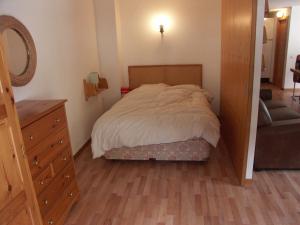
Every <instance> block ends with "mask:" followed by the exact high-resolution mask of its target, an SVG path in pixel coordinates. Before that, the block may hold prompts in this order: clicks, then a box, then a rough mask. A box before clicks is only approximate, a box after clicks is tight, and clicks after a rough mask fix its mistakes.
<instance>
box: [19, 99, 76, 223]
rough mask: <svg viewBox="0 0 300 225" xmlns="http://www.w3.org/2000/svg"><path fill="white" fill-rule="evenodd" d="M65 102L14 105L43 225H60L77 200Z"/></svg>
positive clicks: (22, 102) (37, 102) (26, 102)
mask: <svg viewBox="0 0 300 225" xmlns="http://www.w3.org/2000/svg"><path fill="white" fill-rule="evenodd" d="M65 102H66V101H65V100H47V101H21V102H19V103H17V111H18V114H19V119H20V125H21V129H22V134H23V139H24V144H25V152H26V155H27V160H28V163H29V167H30V171H31V177H32V180H33V184H34V189H35V195H36V199H37V202H38V205H39V209H40V216H41V218H42V220H43V223H44V224H45V225H51V224H53V225H61V224H63V223H64V221H65V219H66V216H67V215H68V212H69V211H70V209H71V207H72V205H73V204H74V203H75V202H76V201H77V200H78V199H79V190H78V187H77V183H76V179H75V170H74V162H73V157H72V151H71V145H70V138H69V131H68V126H67V118H66V112H65Z"/></svg>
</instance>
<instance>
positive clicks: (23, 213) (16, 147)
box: [0, 40, 41, 225]
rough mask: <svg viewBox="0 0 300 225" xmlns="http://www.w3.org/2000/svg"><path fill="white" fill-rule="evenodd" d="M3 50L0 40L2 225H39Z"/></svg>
mask: <svg viewBox="0 0 300 225" xmlns="http://www.w3.org/2000/svg"><path fill="white" fill-rule="evenodd" d="M2 47H3V46H2V44H1V40H0V156H1V157H0V224H1V225H31V224H36V225H39V224H41V223H40V219H39V214H38V210H37V208H36V207H35V206H36V200H35V199H34V196H33V193H32V191H31V190H33V189H32V188H33V186H32V182H31V180H30V177H29V176H30V175H29V173H28V171H29V170H28V165H27V164H26V159H25V154H24V150H23V142H22V136H21V130H20V127H19V122H18V118H17V114H16V109H15V104H14V98H13V94H12V89H11V84H10V80H9V75H8V71H7V68H6V64H5V59H4V57H3V56H4V55H3V48H2Z"/></svg>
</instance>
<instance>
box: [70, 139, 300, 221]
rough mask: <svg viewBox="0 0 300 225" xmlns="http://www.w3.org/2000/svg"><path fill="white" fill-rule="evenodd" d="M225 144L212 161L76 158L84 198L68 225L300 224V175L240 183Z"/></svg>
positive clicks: (261, 176) (276, 175)
mask: <svg viewBox="0 0 300 225" xmlns="http://www.w3.org/2000/svg"><path fill="white" fill-rule="evenodd" d="M223 146H224V145H223V144H221V145H220V147H219V148H218V149H217V150H214V151H213V152H212V157H211V160H210V161H209V162H208V163H195V162H193V163H185V162H155V161H145V162H126V161H123V162H122V161H109V160H105V159H103V158H101V159H96V160H92V158H91V151H90V147H89V146H88V147H87V148H86V149H85V151H84V152H83V153H82V154H81V155H80V156H79V157H78V158H77V160H76V169H77V177H78V181H79V186H80V190H81V199H80V201H79V202H78V203H77V204H76V205H75V207H74V208H73V209H72V211H71V214H70V216H69V218H68V221H67V223H66V224H67V225H98V224H99V225H173V224H174V225H201V224H206V225H227V224H230V225H242V224H244V225H246V224H247V225H271V224H272V225H299V224H300V172H293V171H289V172H259V173H255V176H254V184H253V186H252V187H248V188H243V187H240V186H238V185H237V180H236V178H235V175H234V174H233V169H232V166H231V163H230V160H229V159H228V156H227V154H226V150H225V148H224V147H223Z"/></svg>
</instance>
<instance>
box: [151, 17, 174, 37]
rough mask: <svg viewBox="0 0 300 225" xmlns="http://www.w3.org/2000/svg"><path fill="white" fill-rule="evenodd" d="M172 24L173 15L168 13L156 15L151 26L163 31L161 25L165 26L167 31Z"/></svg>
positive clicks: (155, 29)
mask: <svg viewBox="0 0 300 225" xmlns="http://www.w3.org/2000/svg"><path fill="white" fill-rule="evenodd" d="M172 25H173V24H172V20H171V17H170V16H169V15H168V14H167V13H161V14H158V15H154V16H153V17H152V20H151V26H152V28H153V30H154V31H156V32H161V26H163V29H164V32H166V33H167V32H168V31H169V30H170V29H171V28H172Z"/></svg>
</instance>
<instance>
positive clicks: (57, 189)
mask: <svg viewBox="0 0 300 225" xmlns="http://www.w3.org/2000/svg"><path fill="white" fill-rule="evenodd" d="M74 179H75V173H74V168H73V165H72V164H71V163H70V164H69V165H68V166H67V167H66V168H65V169H64V170H63V171H62V172H61V173H60V174H58V175H57V176H56V177H55V179H54V180H53V182H51V184H50V185H48V187H47V188H46V189H45V190H44V191H43V192H42V193H41V194H40V195H39V196H38V203H39V206H40V211H41V214H42V216H45V215H46V213H47V212H48V211H49V210H50V209H51V208H52V207H53V205H54V204H55V202H56V201H58V200H59V198H61V195H60V194H58V193H63V192H64V191H65V189H66V188H67V187H68V186H69V185H70V184H71V183H72V182H73V181H74Z"/></svg>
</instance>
